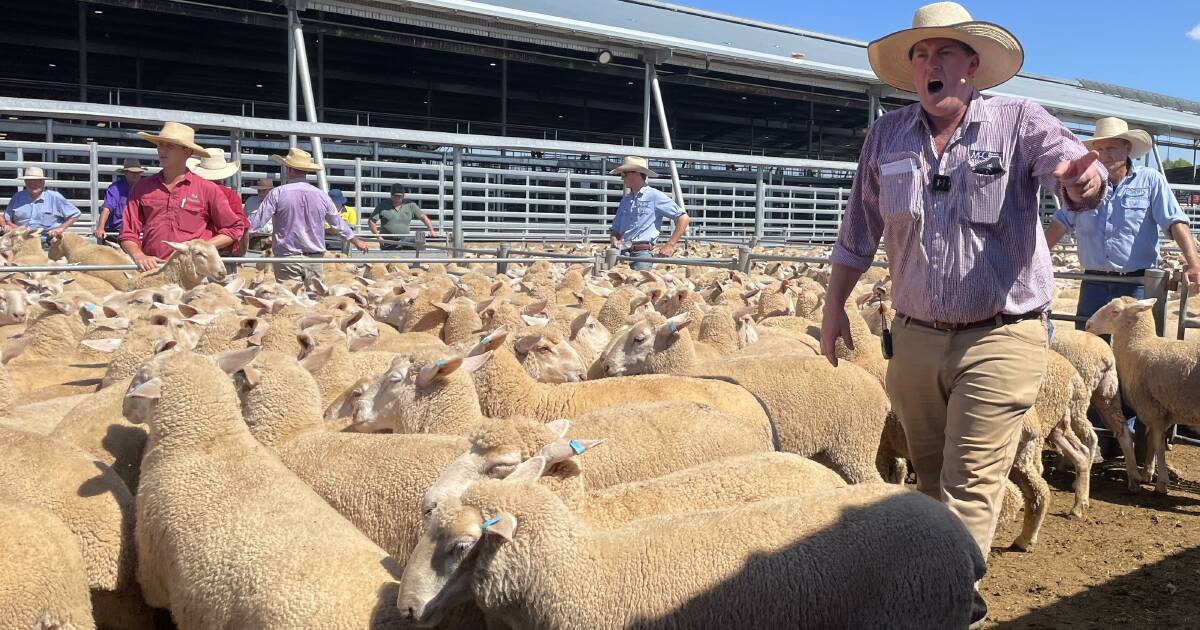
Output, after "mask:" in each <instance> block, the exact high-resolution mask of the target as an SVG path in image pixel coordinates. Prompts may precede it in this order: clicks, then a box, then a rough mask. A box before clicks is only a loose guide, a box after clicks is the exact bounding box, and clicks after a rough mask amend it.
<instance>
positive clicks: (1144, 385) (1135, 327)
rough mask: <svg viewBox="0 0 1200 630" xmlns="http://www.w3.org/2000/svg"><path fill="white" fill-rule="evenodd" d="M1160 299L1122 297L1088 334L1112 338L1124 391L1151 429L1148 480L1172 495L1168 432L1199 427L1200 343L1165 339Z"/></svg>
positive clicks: (1102, 313)
mask: <svg viewBox="0 0 1200 630" xmlns="http://www.w3.org/2000/svg"><path fill="white" fill-rule="evenodd" d="M1156 300H1157V298H1150V299H1146V300H1135V299H1133V298H1130V297H1121V298H1117V299H1115V300H1113V301H1111V302H1109V303H1108V304H1106V305H1104V306H1103V307H1102V308H1101V309H1100V310H1099V311H1096V314H1095V315H1092V317H1091V319H1089V320H1088V322H1087V330H1088V331H1089V332H1092V333H1095V334H1097V335H1112V342H1113V345H1112V348H1113V354H1114V355H1116V358H1117V373H1118V374H1120V377H1121V391H1122V393H1123V394H1124V396H1125V399H1126V400H1127V401H1128V403H1129V406H1130V407H1132V408H1133V410H1134V412H1136V413H1137V417H1138V420H1139V421H1141V423H1142V424H1144V425H1146V428H1147V430H1148V431H1149V442H1148V443H1147V444H1148V445H1147V447H1146V476H1147V478H1151V477H1153V475H1154V473H1155V471H1156V470H1157V472H1158V478H1157V480H1155V484H1154V491H1155V492H1158V493H1160V494H1165V493H1166V492H1167V478H1168V477H1169V476H1170V475H1169V472H1168V470H1169V469H1168V468H1167V430H1169V429H1170V428H1171V425H1174V424H1188V425H1200V401H1198V400H1197V392H1200V341H1197V340H1189V341H1177V340H1170V339H1162V338H1160V337H1158V336H1157V335H1156V334H1155V329H1154V316H1153V313H1151V311H1150V309H1151V308H1153V307H1154V304H1155V302H1156Z"/></svg>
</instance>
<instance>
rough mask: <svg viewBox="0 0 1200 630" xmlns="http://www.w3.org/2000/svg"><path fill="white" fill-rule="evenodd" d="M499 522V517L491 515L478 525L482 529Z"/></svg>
mask: <svg viewBox="0 0 1200 630" xmlns="http://www.w3.org/2000/svg"><path fill="white" fill-rule="evenodd" d="M499 522H500V517H499V516H493V517H492V518H489V519H488V520H486V521H484V522H483V525H480V527H482V528H483V529H487V528H489V527H491V526H492V525H495V524H496V523H499Z"/></svg>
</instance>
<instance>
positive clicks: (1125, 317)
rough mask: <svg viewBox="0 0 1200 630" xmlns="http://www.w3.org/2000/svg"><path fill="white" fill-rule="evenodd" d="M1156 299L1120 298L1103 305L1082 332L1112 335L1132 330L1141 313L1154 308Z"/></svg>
mask: <svg viewBox="0 0 1200 630" xmlns="http://www.w3.org/2000/svg"><path fill="white" fill-rule="evenodd" d="M1157 302H1158V298H1147V299H1145V300H1135V299H1133V298H1131V297H1128V296H1122V297H1119V298H1116V299H1114V300H1113V301H1111V302H1109V303H1108V304H1105V305H1104V306H1103V307H1101V308H1100V310H1098V311H1096V313H1095V314H1094V315H1092V316H1091V317H1090V318H1089V319H1088V320H1087V324H1085V325H1084V330H1086V331H1088V332H1090V333H1093V334H1097V335H1112V334H1115V333H1116V332H1117V330H1120V329H1124V330H1128V329H1130V328H1133V327H1134V325H1135V324H1136V323H1137V320H1138V318H1139V317H1140V316H1141V314H1142V313H1144V312H1146V311H1148V310H1150V309H1152V308H1154V305H1155V304H1156V303H1157Z"/></svg>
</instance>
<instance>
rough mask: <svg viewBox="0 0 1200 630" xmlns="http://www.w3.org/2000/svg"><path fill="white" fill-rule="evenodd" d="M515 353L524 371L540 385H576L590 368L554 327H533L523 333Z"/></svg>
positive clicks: (515, 342) (519, 334) (517, 342)
mask: <svg viewBox="0 0 1200 630" xmlns="http://www.w3.org/2000/svg"><path fill="white" fill-rule="evenodd" d="M512 350H513V352H514V354H515V355H516V357H517V360H518V361H520V362H521V367H523V368H525V371H526V372H528V373H529V375H530V376H531V377H533V378H534V380H536V381H538V382H539V383H574V382H578V381H582V380H583V379H584V377H585V376H586V375H587V365H586V364H584V362H583V359H582V357H580V356H579V353H578V352H576V351H575V347H574V346H572V345H571V343H570V342H569V341H568V340H567V336H566V335H564V334H563V333H562V332H560V331H559V329H558V328H555V327H553V326H531V327H529V328H526V329H524V330H522V331H520V332H519V333H518V334H517V335H516V340H515V341H514V342H513V344H512Z"/></svg>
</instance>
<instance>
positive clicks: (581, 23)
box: [309, 0, 1200, 137]
mask: <svg viewBox="0 0 1200 630" xmlns="http://www.w3.org/2000/svg"><path fill="white" fill-rule="evenodd" d="M348 5H361V6H368V7H376V8H378V7H395V8H406V9H409V10H412V9H423V10H426V11H429V12H433V13H451V14H457V15H460V16H463V17H466V16H471V17H476V18H484V19H487V20H490V21H491V23H492V24H495V25H496V28H497V29H500V28H502V27H512V26H520V27H522V28H524V29H527V30H530V31H534V32H538V31H540V32H544V33H546V34H547V35H550V34H555V35H556V36H557V37H564V36H566V37H586V38H587V39H591V40H595V41H598V42H612V43H613V44H617V45H622V46H625V47H627V48H636V47H638V46H645V47H647V48H655V47H661V48H670V49H671V50H673V51H674V54H675V55H677V56H685V57H687V56H692V57H699V58H701V59H718V60H726V61H733V62H740V63H744V64H746V65H754V66H760V67H763V68H764V69H767V70H769V71H771V72H772V74H782V75H789V76H790V78H791V80H794V81H796V82H797V83H804V78H805V77H814V76H823V77H828V78H830V79H833V80H836V81H838V82H844V83H850V84H854V85H858V86H861V87H862V88H863V89H865V88H866V86H869V85H876V86H877V85H879V82H878V80H877V79H876V78H875V75H874V74H873V73H872V72H871V70H870V65H869V64H868V62H867V53H866V43H865V42H860V41H855V40H851V39H846V38H841V37H836V36H832V35H823V34H820V33H813V32H810V31H804V30H801V29H797V28H792V27H787V26H782V25H774V24H767V23H764V22H756V21H752V20H745V19H741V18H736V17H732V16H726V15H721V14H717V13H712V12H707V11H701V10H697V9H692V8H689V7H682V6H678V5H670V4H666V3H662V2H656V1H654V0H572V1H564V0H360V1H358V2H355V1H354V0H311V1H310V3H309V6H310V8H325V9H329V10H339V8H340V9H341V10H345V9H346V7H347V6H348ZM472 28H474V29H476V30H477V29H478V23H476V24H475V25H473V26H472ZM793 53H802V54H803V59H801V60H797V59H794V58H793V57H792V54H793ZM1092 87H1096V85H1094V84H1093V85H1092ZM1116 87H1117V86H1107V89H1103V90H1101V89H1087V87H1085V84H1083V83H1081V82H1079V81H1073V80H1069V79H1054V78H1047V77H1041V76H1037V75H1032V74H1022V75H1019V76H1017V77H1015V78H1013V79H1012V80H1010V81H1009V82H1007V83H1005V84H1003V85H1001V86H999V87H997V88H995V89H993V90H990V91H989V93H994V94H1004V95H1009V96H1018V97H1022V98H1028V99H1031V100H1034V101H1036V102H1038V103H1041V104H1042V105H1043V106H1045V107H1046V108H1047V109H1050V110H1051V111H1053V112H1055V113H1056V114H1057V115H1059V116H1062V117H1064V118H1067V119H1071V120H1073V121H1074V122H1079V123H1087V122H1090V120H1091V119H1094V118H1097V117H1100V116H1120V117H1122V118H1125V119H1127V120H1129V121H1130V122H1133V123H1135V124H1138V125H1141V126H1144V127H1148V128H1149V129H1150V130H1152V131H1155V132H1157V133H1164V132H1166V131H1167V130H1168V129H1170V131H1171V132H1172V134H1173V135H1177V136H1182V135H1190V136H1193V137H1196V136H1200V115H1198V114H1196V113H1194V112H1188V111H1180V110H1178V109H1173V108H1172V107H1171V106H1170V105H1171V100H1172V99H1170V97H1166V98H1165V99H1160V100H1155V99H1146V98H1136V99H1135V98H1129V97H1128V96H1131V95H1132V92H1133V91H1129V92H1118V90H1116V89H1113V88H1116ZM889 89H890V88H889ZM1113 92H1118V93H1116V94H1114V93H1113ZM885 93H889V92H885Z"/></svg>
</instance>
